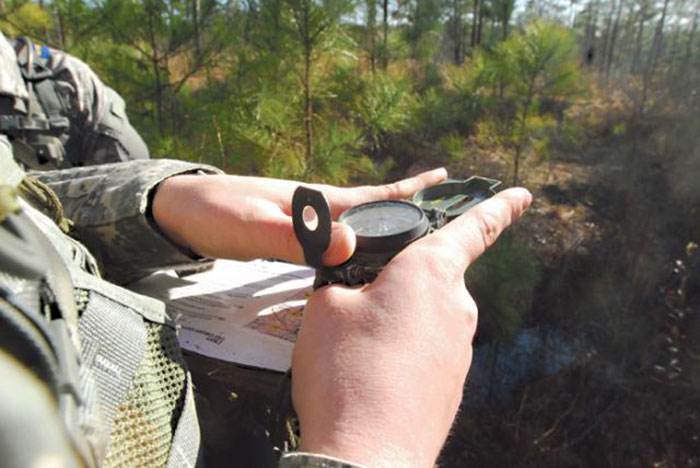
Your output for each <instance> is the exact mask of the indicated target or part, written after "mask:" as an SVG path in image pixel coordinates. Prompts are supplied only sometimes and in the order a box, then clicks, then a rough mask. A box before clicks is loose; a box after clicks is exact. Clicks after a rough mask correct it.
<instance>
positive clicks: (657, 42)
mask: <svg viewBox="0 0 700 468" xmlns="http://www.w3.org/2000/svg"><path fill="white" fill-rule="evenodd" d="M668 2H669V0H664V6H663V9H662V10H661V18H659V22H658V23H657V24H656V30H655V31H654V42H653V44H652V46H651V51H650V52H649V60H648V62H647V68H646V71H645V72H644V78H643V82H644V83H643V87H642V99H641V101H640V106H639V114H640V115H643V114H644V111H645V109H646V105H647V100H648V98H649V87H650V86H651V80H652V79H653V78H654V71H655V69H656V60H657V58H658V55H659V52H660V51H661V42H662V41H663V34H664V22H665V21H666V10H667V9H668Z"/></svg>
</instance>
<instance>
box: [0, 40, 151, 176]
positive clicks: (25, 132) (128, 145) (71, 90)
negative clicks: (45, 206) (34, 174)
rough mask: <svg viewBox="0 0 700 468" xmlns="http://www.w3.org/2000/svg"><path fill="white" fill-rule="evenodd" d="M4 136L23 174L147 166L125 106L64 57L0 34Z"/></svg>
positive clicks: (82, 67) (0, 124) (0, 102)
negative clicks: (114, 164)
mask: <svg viewBox="0 0 700 468" xmlns="http://www.w3.org/2000/svg"><path fill="white" fill-rule="evenodd" d="M0 69H2V70H3V72H2V75H0V131H1V132H2V133H4V134H5V135H8V136H9V137H10V140H11V141H12V145H13V149H14V154H15V158H16V159H17V160H18V161H20V162H21V163H22V164H23V165H24V166H25V167H26V168H29V169H35V170H47V169H63V168H69V167H76V166H89V165H93V164H104V163H110V162H119V161H130V160H134V159H148V158H149V154H148V148H147V147H146V144H145V143H144V142H143V140H142V139H141V137H140V136H139V134H138V133H137V132H136V130H134V128H133V127H132V126H131V124H130V123H129V119H128V118H127V116H126V111H125V104H124V100H123V99H122V98H121V96H119V95H118V94H117V93H116V92H115V91H114V90H113V89H112V88H110V87H108V86H105V85H104V84H103V83H102V81H100V79H99V78H98V77H97V75H95V73H94V72H93V71H92V70H91V69H90V68H89V67H88V66H87V65H86V64H85V63H83V62H81V61H80V60H78V59H77V58H75V57H72V56H70V55H68V54H66V53H65V52H61V51H59V50H55V49H52V48H50V47H48V46H45V45H41V46H40V45H38V44H34V43H32V42H31V41H30V40H28V39H26V38H24V37H20V38H17V39H13V40H6V39H5V37H4V36H3V35H2V33H0Z"/></svg>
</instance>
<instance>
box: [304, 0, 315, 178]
mask: <svg viewBox="0 0 700 468" xmlns="http://www.w3.org/2000/svg"><path fill="white" fill-rule="evenodd" d="M309 1H310V0H303V5H304V7H303V15H304V17H303V19H302V21H303V27H302V30H303V37H302V40H303V43H304V76H303V80H304V137H305V142H304V143H305V145H304V149H305V158H306V167H305V168H304V170H305V172H306V173H307V174H308V173H309V170H310V169H311V165H312V158H313V140H312V138H313V134H312V130H313V129H312V120H313V112H314V110H313V106H312V102H311V66H312V56H311V54H312V53H313V44H312V42H311V41H312V38H311V31H310V26H311V25H310V24H309V19H310V18H309V16H310V15H311V11H310V8H311V6H310V5H309Z"/></svg>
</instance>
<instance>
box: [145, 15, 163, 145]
mask: <svg viewBox="0 0 700 468" xmlns="http://www.w3.org/2000/svg"><path fill="white" fill-rule="evenodd" d="M147 11H148V38H149V41H150V45H151V64H152V65H153V78H154V80H155V86H156V89H155V97H156V123H157V124H158V133H159V135H160V136H161V137H163V136H164V132H165V130H164V128H163V81H162V77H161V76H160V56H159V55H158V41H157V40H156V32H155V25H154V24H153V21H154V19H153V15H154V14H155V12H154V11H153V10H152V9H151V8H148V10H147Z"/></svg>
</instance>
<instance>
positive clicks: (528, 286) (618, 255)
mask: <svg viewBox="0 0 700 468" xmlns="http://www.w3.org/2000/svg"><path fill="white" fill-rule="evenodd" d="M698 6H699V4H698V1H697V0H657V1H654V0H571V1H557V0H528V2H527V3H524V2H523V3H519V2H516V1H515V0H391V1H389V0H364V1H360V0H325V1H317V0H228V1H211V0H184V1H164V0H146V1H143V2H137V1H131V0H94V1H84V0H54V1H48V0H47V1H38V2H30V1H26V0H0V28H1V29H2V31H3V32H4V33H6V34H8V35H26V36H28V37H31V38H35V39H37V40H39V41H43V42H44V43H47V44H49V45H52V46H54V47H57V48H60V49H64V50H67V51H69V52H71V53H73V54H74V55H76V56H78V57H80V58H81V59H83V60H84V61H86V62H87V63H88V64H89V65H90V66H91V67H92V68H93V69H94V70H95V71H96V72H97V74H98V75H99V76H100V77H101V79H102V80H103V81H104V82H105V83H107V84H108V85H109V86H111V87H113V88H114V89H116V90H117V91H118V92H119V93H120V94H121V95H122V96H123V97H124V99H125V100H126V102H127V112H128V114H129V117H130V119H131V121H132V123H133V124H134V125H135V127H136V128H137V129H138V131H139V132H140V133H141V135H143V137H144V139H145V140H146V141H147V143H148V145H149V148H150V150H151V154H152V156H153V157H170V158H177V159H186V160H192V161H199V162H206V163H211V164H214V165H216V166H218V167H221V168H223V169H224V170H226V171H228V172H233V173H239V174H258V175H266V176H273V177H286V178H295V179H301V180H307V181H318V182H327V183H335V184H348V183H374V182H380V181H384V180H387V179H395V178H398V177H402V176H405V175H407V174H412V173H415V172H418V171H420V170H422V169H426V168H430V167H436V166H439V165H445V166H447V167H448V168H449V169H450V173H451V175H452V176H454V177H467V176H469V175H471V174H475V173H476V174H480V175H484V176H489V177H494V178H497V179H501V180H503V181H504V182H505V183H506V185H514V184H522V185H525V186H527V187H528V188H530V190H531V191H532V192H533V193H534V195H535V203H534V205H533V208H532V209H531V211H530V214H529V215H528V216H527V217H526V218H524V219H523V220H522V222H521V223H520V225H519V226H518V227H516V228H515V229H513V230H512V232H511V233H510V234H509V235H507V236H506V237H505V238H504V239H503V240H502V241H500V242H499V243H498V244H497V245H496V246H495V248H494V249H492V251H491V252H489V254H488V255H486V256H485V257H484V259H482V260H481V261H480V262H479V263H478V264H477V265H476V266H475V267H474V268H472V269H471V271H470V272H469V273H468V275H467V281H468V283H469V284H470V287H471V289H472V290H473V292H474V294H475V296H476V299H477V302H478V303H479V305H480V308H481V310H482V314H481V317H480V328H479V332H478V336H477V345H478V346H484V347H486V346H489V349H490V351H489V356H490V357H489V360H488V363H487V364H486V368H487V374H488V375H490V378H489V379H487V380H488V391H487V392H486V396H485V402H486V403H484V405H482V406H481V407H479V408H478V409H474V408H471V407H465V408H464V409H463V411H462V412H461V413H460V417H459V418H458V420H457V422H456V424H455V428H454V431H453V435H452V437H451V439H450V441H449V442H448V445H447V447H446V449H445V451H444V453H443V456H442V463H443V464H444V465H447V466H463V465H465V464H467V463H471V464H476V465H477V466H588V465H607V466H650V465H653V466H659V467H665V466H700V410H699V408H700V345H699V344H698V343H700V317H699V314H698V310H699V309H700V306H699V304H700V297H699V296H700V294H699V291H700V287H698V277H699V276H700V274H699V273H700V272H698V270H699V267H698V263H699V261H698V257H699V256H700V254H699V253H698V249H697V245H696V244H695V243H694V241H697V240H698V239H700V217H699V215H700V208H699V207H700V182H698V181H700V153H699V151H698V148H699V147H700V146H699V145H698V143H700V119H698V115H700V51H699V50H698V43H699V39H698V32H697V29H698V16H699V12H698ZM533 330H534V333H535V334H536V335H537V336H538V337H539V339H538V343H545V345H542V344H539V345H537V346H535V345H534V344H532V342H529V344H525V345H523V340H522V337H523V336H524V335H523V333H524V332H525V331H533ZM528 336H529V335H528ZM562 341H564V342H567V343H575V345H569V346H567V347H562V346H560V345H557V344H556V343H560V342H562ZM547 343H548V344H547ZM553 343H554V344H553ZM518 347H520V348H523V347H525V348H528V349H526V350H525V351H524V353H525V354H518V355H519V356H522V355H524V356H526V358H523V359H525V360H526V361H528V364H527V365H524V367H526V368H527V369H528V370H527V372H524V373H523V375H524V377H523V378H522V379H519V380H517V381H516V382H515V383H513V385H512V386H511V387H509V389H508V392H506V394H507V397H506V398H503V397H502V392H499V391H496V390H493V391H492V387H494V386H495V387H498V385H499V382H496V381H498V377H499V373H504V372H505V373H507V372H509V371H510V370H509V369H510V368H508V367H505V368H504V364H503V362H502V361H503V360H504V359H511V357H512V356H513V354H512V353H513V352H514V351H513V350H515V349H518ZM531 348H537V350H536V351H537V352H536V353H535V352H533V350H532V349H531ZM478 349H479V348H477V356H478V355H479V351H478ZM559 354H566V355H571V359H568V360H566V363H565V364H560V365H557V366H555V367H556V369H552V368H551V366H549V365H546V363H547V362H550V360H551V358H552V356H556V355H559ZM535 355H536V357H534V358H533V356H535ZM499 356H500V358H499ZM504 356H505V358H504ZM533 360H537V361H538V362H539V363H540V364H539V365H533V364H532V362H531V361H533ZM543 363H544V364H543ZM521 367H523V366H521ZM504 369H505V371H504ZM533 369H534V370H533ZM521 370H522V369H520V371H521ZM502 380H503V379H502ZM506 380H507V379H506ZM494 382H496V383H494ZM500 384H503V382H500ZM501 386H503V385H501ZM482 390H483V389H482ZM482 393H483V391H482ZM469 399H470V393H469V392H467V393H466V400H469ZM417 430H419V428H417Z"/></svg>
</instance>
